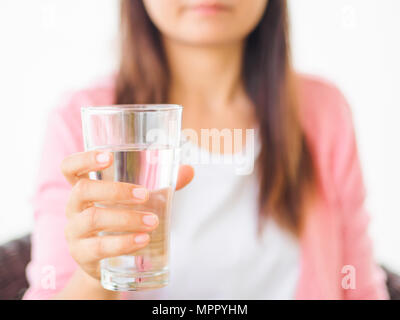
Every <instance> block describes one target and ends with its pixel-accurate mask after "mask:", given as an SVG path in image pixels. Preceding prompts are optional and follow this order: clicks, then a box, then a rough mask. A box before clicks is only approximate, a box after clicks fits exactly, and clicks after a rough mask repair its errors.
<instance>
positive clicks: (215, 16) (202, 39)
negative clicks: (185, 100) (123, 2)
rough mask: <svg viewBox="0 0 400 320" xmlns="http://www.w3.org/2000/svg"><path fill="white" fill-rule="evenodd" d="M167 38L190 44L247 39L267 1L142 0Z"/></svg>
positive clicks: (151, 17)
mask: <svg viewBox="0 0 400 320" xmlns="http://www.w3.org/2000/svg"><path fill="white" fill-rule="evenodd" d="M143 3H144V5H145V8H146V11H147V13H148V15H149V16H150V19H151V20H152V21H153V23H154V24H155V25H156V27H157V28H158V29H159V30H160V32H161V33H162V34H163V36H164V37H166V38H168V39H171V40H176V41H180V42H183V43H187V44H191V45H215V44H224V43H230V42H234V41H242V40H244V39H245V38H246V37H247V36H248V35H249V34H250V33H251V32H252V31H253V30H254V29H255V28H256V26H257V25H258V23H259V22H260V20H261V18H262V16H263V14H264V12H265V10H266V7H267V4H268V0H143Z"/></svg>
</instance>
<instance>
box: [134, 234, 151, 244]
mask: <svg viewBox="0 0 400 320" xmlns="http://www.w3.org/2000/svg"><path fill="white" fill-rule="evenodd" d="M149 238H150V236H149V235H148V234H147V233H143V234H139V235H137V236H136V237H135V242H136V243H145V242H147V241H148V240H149Z"/></svg>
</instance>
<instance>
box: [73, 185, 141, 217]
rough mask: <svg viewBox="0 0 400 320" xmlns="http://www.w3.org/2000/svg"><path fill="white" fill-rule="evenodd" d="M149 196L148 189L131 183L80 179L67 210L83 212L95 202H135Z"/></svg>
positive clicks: (74, 188)
mask: <svg viewBox="0 0 400 320" xmlns="http://www.w3.org/2000/svg"><path fill="white" fill-rule="evenodd" d="M148 198H149V192H148V190H147V189H145V188H143V187H141V186H138V185H134V184H131V183H124V182H114V181H98V180H89V179H80V180H79V181H78V182H77V183H76V184H75V186H74V187H73V188H72V192H71V196H70V199H69V201H68V204H67V212H69V213H77V212H81V211H82V210H84V209H86V208H87V207H89V206H91V205H92V204H93V203H94V202H97V203H101V204H108V203H124V204H135V203H143V202H146V201H147V200H148Z"/></svg>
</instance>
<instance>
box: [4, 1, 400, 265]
mask: <svg viewBox="0 0 400 320" xmlns="http://www.w3.org/2000/svg"><path fill="white" fill-rule="evenodd" d="M289 4H290V11H291V21H292V38H293V39H292V40H293V55H294V60H295V65H296V67H297V68H298V69H299V70H301V71H304V72H308V73H315V74H318V75H321V76H323V77H325V78H327V79H329V80H331V81H334V82H335V83H336V84H337V85H338V86H339V87H340V88H341V89H342V91H343V92H344V93H345V95H346V96H347V98H348V100H349V102H350V104H351V106H352V109H353V114H354V120H355V126H356V132H357V137H358V142H359V150H360V154H361V160H362V165H363V168H364V175H365V178H366V183H367V189H368V199H367V206H368V208H369V210H370V212H371V215H372V221H371V228H370V231H371V236H372V238H373V241H374V246H375V253H376V256H377V259H378V261H379V262H381V263H385V264H386V265H388V266H389V267H392V268H394V269H395V270H397V271H400V229H399V227H400V204H399V201H398V198H399V197H400V194H399V181H400V170H399V166H398V164H399V163H400V152H399V148H400V144H399V140H400V125H399V124H398V122H399V121H398V120H399V117H400V111H399V110H400V81H399V75H400V62H399V57H400V46H399V42H400V40H399V38H400V37H399V31H400V19H398V14H399V12H400V1H398V0H289ZM117 5H118V1H117V0H84V1H82V0H35V1H30V0H1V1H0V39H1V42H0V103H1V107H2V109H1V116H0V139H1V145H2V148H3V149H2V150H3V152H2V154H1V157H0V168H1V170H2V172H3V178H2V179H1V180H0V194H1V204H2V205H1V208H0V243H2V242H5V241H7V240H10V239H12V238H14V237H17V236H19V235H23V234H25V233H26V232H29V230H31V228H32V222H33V217H32V209H31V203H30V198H31V196H32V193H33V189H34V185H35V178H36V170H37V167H38V161H39V157H40V151H41V147H42V141H43V134H44V125H45V123H46V117H47V114H48V111H49V110H50V109H51V108H53V107H54V106H55V105H56V104H57V103H58V101H59V99H60V97H61V95H62V94H63V93H64V92H65V91H69V90H74V89H79V88H81V87H83V86H86V85H88V84H90V83H91V82H92V81H93V80H94V79H96V78H97V77H99V76H103V75H107V74H108V73H109V72H110V71H112V70H113V69H114V68H115V61H116V54H115V52H116V50H115V47H116V32H117V25H118V6H117Z"/></svg>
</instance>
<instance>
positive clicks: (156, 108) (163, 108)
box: [81, 104, 183, 113]
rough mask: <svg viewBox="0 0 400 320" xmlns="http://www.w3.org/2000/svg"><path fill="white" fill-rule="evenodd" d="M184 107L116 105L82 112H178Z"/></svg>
mask: <svg viewBox="0 0 400 320" xmlns="http://www.w3.org/2000/svg"><path fill="white" fill-rule="evenodd" d="M182 109H183V106H181V105H179V104H115V105H105V106H87V107H81V112H93V113H102V112H105V113H108V112H124V111H128V112H129V111H131V112H157V111H178V110H182Z"/></svg>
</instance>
